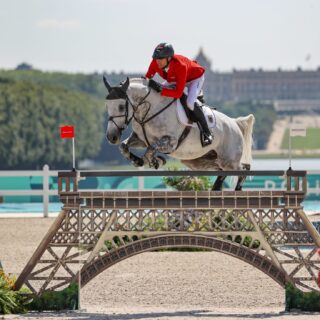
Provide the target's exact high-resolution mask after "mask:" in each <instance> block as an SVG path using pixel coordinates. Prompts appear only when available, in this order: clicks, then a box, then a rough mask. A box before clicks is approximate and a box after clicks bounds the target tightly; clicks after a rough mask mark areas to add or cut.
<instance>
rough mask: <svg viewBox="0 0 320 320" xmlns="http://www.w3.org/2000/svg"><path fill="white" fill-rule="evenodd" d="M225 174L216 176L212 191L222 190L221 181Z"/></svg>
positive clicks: (224, 178)
mask: <svg viewBox="0 0 320 320" xmlns="http://www.w3.org/2000/svg"><path fill="white" fill-rule="evenodd" d="M226 177H227V176H218V177H217V179H216V181H215V182H214V184H213V186H212V188H211V190H213V191H221V190H222V186H223V182H224V180H226Z"/></svg>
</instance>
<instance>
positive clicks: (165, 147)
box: [143, 136, 175, 169]
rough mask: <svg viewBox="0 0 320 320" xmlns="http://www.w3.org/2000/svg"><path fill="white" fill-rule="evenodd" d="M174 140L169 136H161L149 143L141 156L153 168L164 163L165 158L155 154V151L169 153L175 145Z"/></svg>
mask: <svg viewBox="0 0 320 320" xmlns="http://www.w3.org/2000/svg"><path fill="white" fill-rule="evenodd" d="M174 140H175V139H172V138H170V137H169V136H163V137H162V138H161V139H159V140H158V141H156V142H155V143H153V144H151V145H150V146H149V147H148V148H147V151H146V153H145V154H144V156H143V159H144V161H145V163H149V167H150V168H155V169H158V168H159V167H161V166H163V165H165V164H166V160H165V158H164V157H162V156H159V155H158V156H156V153H157V152H160V153H171V152H172V151H173V150H174V147H175V142H174Z"/></svg>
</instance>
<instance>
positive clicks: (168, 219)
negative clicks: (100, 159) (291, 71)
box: [16, 172, 320, 294]
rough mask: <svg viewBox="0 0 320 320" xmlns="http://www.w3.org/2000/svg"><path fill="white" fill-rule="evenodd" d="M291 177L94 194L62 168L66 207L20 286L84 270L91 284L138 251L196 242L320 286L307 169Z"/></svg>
mask: <svg viewBox="0 0 320 320" xmlns="http://www.w3.org/2000/svg"><path fill="white" fill-rule="evenodd" d="M293 173H294V172H293ZM288 177H289V180H288V185H287V188H286V190H282V191H224V192H216V191H215V192H213V191H211V192H210V191H208V192H190V191H184V192H176V191H121V192H120V191H96V190H95V191H94V190H92V191H90V192H89V191H84V190H80V191H79V190H78V188H77V181H78V179H77V178H78V177H77V176H72V175H70V174H66V173H60V174H59V193H60V199H61V201H62V202H63V203H64V207H63V211H62V212H61V213H60V215H59V216H58V217H57V219H56V220H55V222H54V224H53V226H52V227H51V229H50V230H49V231H48V233H47V235H46V236H45V238H44V239H43V241H42V243H41V244H40V246H39V247H38V249H37V250H36V252H35V253H34V255H33V257H32V258H31V259H30V261H29V263H28V264H27V266H26V267H25V269H24V270H23V272H22V273H21V275H20V276H19V278H18V280H17V283H16V286H17V288H20V287H21V286H22V285H23V284H25V285H26V286H28V287H29V288H30V289H31V290H32V291H33V292H34V293H35V294H42V293H43V292H44V291H49V290H59V289H62V288H64V287H65V286H67V285H68V284H69V283H70V282H71V281H77V280H78V277H79V270H80V276H81V278H80V279H81V284H82V286H84V285H85V284H86V283H88V282H89V281H90V280H91V279H92V278H94V277H95V276H96V275H97V274H99V273H100V272H102V271H104V270H106V269H107V268H108V267H110V266H111V265H113V264H115V263H117V262H119V261H121V260H123V259H126V258H128V257H130V256H133V255H135V254H139V253H141V252H146V251H151V250H157V249H161V248H170V247H190V248H191V247H197V248H206V249H210V250H214V251H218V252H222V253H225V254H228V255H231V256H233V257H236V258H239V259H241V260H243V261H245V262H247V263H249V264H251V265H253V266H254V267H256V268H258V269H259V270H261V271H263V272H264V273H266V274H267V275H269V276H270V277H271V278H272V279H274V280H275V281H277V282H278V283H279V284H280V285H282V286H285V284H286V283H287V282H292V283H294V284H295V285H296V286H298V287H300V288H303V289H305V290H313V291H319V288H318V286H317V274H318V272H319V270H320V268H319V266H320V261H319V260H318V259H317V254H316V250H317V248H318V247H320V237H319V234H318V232H317V231H316V230H315V229H314V227H313V225H312V224H311V223H310V221H309V220H308V218H307V217H306V215H305V213H304V211H303V208H302V206H301V202H302V200H303V198H304V195H305V191H306V190H305V185H306V184H305V179H306V177H305V173H304V174H301V173H297V175H296V176H295V175H294V174H292V172H291V175H290V176H288ZM292 177H293V179H294V180H295V185H294V190H291V181H290V179H291V178H292ZM299 177H300V178H301V179H302V181H299ZM65 179H67V181H64V180H65ZM300 186H302V189H301V188H300Z"/></svg>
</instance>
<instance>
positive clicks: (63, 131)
mask: <svg viewBox="0 0 320 320" xmlns="http://www.w3.org/2000/svg"><path fill="white" fill-rule="evenodd" d="M60 137H61V139H72V171H76V155H75V143H74V126H63V127H60Z"/></svg>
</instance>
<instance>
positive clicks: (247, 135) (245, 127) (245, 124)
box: [236, 114, 255, 164]
mask: <svg viewBox="0 0 320 320" xmlns="http://www.w3.org/2000/svg"><path fill="white" fill-rule="evenodd" d="M236 122H237V124H238V126H239V128H240V130H241V132H242V134H243V141H244V145H243V152H242V158H241V163H244V164H251V161H252V154H251V149H252V131H253V125H254V122H255V118H254V115H253V114H249V115H248V116H246V117H239V118H237V119H236Z"/></svg>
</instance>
